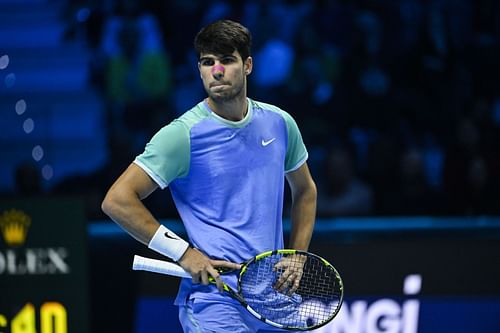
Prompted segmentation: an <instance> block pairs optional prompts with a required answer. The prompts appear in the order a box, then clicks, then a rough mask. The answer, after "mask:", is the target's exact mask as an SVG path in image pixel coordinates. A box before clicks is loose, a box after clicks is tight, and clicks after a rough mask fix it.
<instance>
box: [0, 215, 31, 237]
mask: <svg viewBox="0 0 500 333" xmlns="http://www.w3.org/2000/svg"><path fill="white" fill-rule="evenodd" d="M30 224H31V218H30V217H29V216H28V215H27V214H26V213H24V212H22V211H20V210H17V209H10V210H7V211H5V212H3V214H2V215H1V216H0V231H1V232H2V236H3V239H4V241H5V243H6V244H7V245H9V246H20V245H23V244H24V241H25V240H26V235H27V234H28V228H29V226H30Z"/></svg>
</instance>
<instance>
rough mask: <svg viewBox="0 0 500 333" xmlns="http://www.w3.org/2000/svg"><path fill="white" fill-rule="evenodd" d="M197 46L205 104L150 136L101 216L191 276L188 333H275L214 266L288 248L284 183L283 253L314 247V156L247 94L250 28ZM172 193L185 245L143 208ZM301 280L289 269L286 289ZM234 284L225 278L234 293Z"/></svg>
mask: <svg viewBox="0 0 500 333" xmlns="http://www.w3.org/2000/svg"><path fill="white" fill-rule="evenodd" d="M194 46H195V50H196V52H197V55H198V59H199V62H198V68H199V72H200V76H201V80H202V82H203V86H204V88H205V90H206V92H207V95H208V97H207V98H206V99H205V100H203V101H201V102H200V103H198V104H197V105H195V106H194V107H193V108H192V109H190V110H188V111H187V112H185V113H184V114H183V115H182V116H180V117H179V118H177V119H176V120H174V121H172V122H171V123H170V124H168V125H166V126H165V127H163V128H162V129H161V130H160V131H159V132H158V133H156V134H155V135H154V136H153V138H152V139H151V141H150V142H149V143H148V144H147V145H146V147H145V150H144V152H143V153H142V154H140V155H139V156H137V157H136V158H135V160H134V161H133V163H131V165H130V166H129V167H128V168H127V170H125V171H124V172H123V174H122V175H121V176H120V177H119V178H118V179H117V180H116V182H115V183H114V184H113V185H112V187H111V188H110V189H109V191H108V193H107V195H106V197H105V199H104V201H103V203H102V209H103V211H104V212H105V213H106V214H107V215H109V216H110V217H111V218H112V219H113V220H114V221H115V222H116V223H118V224H119V225H120V226H122V227H123V228H124V229H125V230H127V231H128V232H129V233H130V234H131V235H132V236H133V237H135V238H136V239H137V240H139V241H140V242H142V243H144V244H147V245H148V247H149V248H151V249H152V250H155V251H157V252H159V253H161V254H163V255H165V256H167V257H169V258H171V259H172V260H173V261H177V262H178V263H179V264H180V265H181V266H182V267H183V268H184V269H185V270H186V271H188V272H189V273H191V275H192V279H183V280H182V282H181V284H180V288H179V292H178V295H177V298H176V301H175V303H176V304H177V305H178V306H179V318H180V322H181V325H182V327H183V329H184V332H217V333H223V332H231V333H236V332H268V331H269V332H275V331H279V329H277V328H276V329H275V328H273V327H272V326H270V325H266V324H264V323H262V322H260V321H259V320H258V319H256V318H254V317H253V316H251V315H250V314H248V313H247V311H246V310H245V309H244V308H243V307H242V306H241V305H240V304H239V303H238V302H237V301H235V300H233V299H232V298H230V297H229V296H227V295H226V294H225V293H222V292H220V290H221V289H222V285H221V282H220V281H221V277H220V275H219V273H218V270H217V269H218V268H229V269H237V268H239V264H238V263H240V262H243V261H245V260H246V259H248V258H250V257H252V256H254V255H256V254H258V253H261V252H264V251H268V250H273V249H281V248H283V247H284V240H283V229H282V213H283V192H284V179H285V178H286V180H287V181H288V183H289V185H290V188H291V194H292V199H293V204H292V207H291V221H292V230H291V235H290V239H289V244H288V246H287V247H289V248H294V249H298V250H307V249H308V246H309V242H310V239H311V235H312V231H313V226H314V220H315V213H316V186H315V183H314V181H313V179H312V177H311V175H310V172H309V169H308V166H307V163H306V160H307V157H308V153H307V150H306V148H305V145H304V143H303V140H302V137H301V134H300V132H299V129H298V127H297V124H296V123H295V121H294V120H293V118H292V117H291V116H290V115H289V114H288V113H286V112H285V111H283V110H281V109H279V108H278V107H276V106H273V105H270V104H266V103H262V102H258V101H255V100H253V99H250V98H248V97H247V77H248V75H249V74H250V73H251V72H252V65H253V60H252V57H251V53H250V52H251V51H250V50H251V34H250V32H249V31H248V29H247V28H245V27H244V26H242V25H241V24H239V23H236V22H233V21H229V20H220V21H216V22H214V23H212V24H209V25H208V26H206V27H204V28H203V29H202V30H201V31H200V32H199V33H198V34H197V35H196V37H195V41H194ZM266 65H268V66H270V67H272V66H273V65H274V64H272V63H271V64H266ZM167 186H168V187H169V188H170V191H171V193H172V197H173V200H174V202H175V205H176V208H177V210H178V212H179V215H180V217H181V219H182V222H183V224H184V227H185V229H186V232H187V235H188V238H189V239H188V240H184V239H182V238H181V237H179V236H178V235H176V234H175V233H174V232H172V231H171V230H169V229H168V228H166V227H165V226H163V225H161V224H160V223H159V222H158V221H157V220H156V219H155V218H154V217H153V216H152V214H151V213H150V211H149V210H148V209H147V208H146V207H145V206H144V204H143V203H142V201H141V200H142V199H144V198H145V197H147V196H148V195H149V194H151V193H152V192H153V191H155V190H156V189H157V188H158V187H160V188H162V189H163V188H166V187H167ZM297 275H299V274H295V272H293V271H291V272H288V273H287V275H286V277H285V278H284V279H282V280H283V284H284V285H285V286H287V285H288V286H292V287H293V285H296V284H298V281H297V279H298V277H297ZM209 276H211V277H213V278H214V279H215V280H216V281H217V286H215V285H213V284H209V282H208V278H209ZM236 279H237V275H236V274H234V275H229V276H227V275H225V276H224V281H225V282H226V283H228V285H230V286H231V287H234V288H236V282H237V281H236ZM281 287H283V286H281ZM217 289H219V290H217Z"/></svg>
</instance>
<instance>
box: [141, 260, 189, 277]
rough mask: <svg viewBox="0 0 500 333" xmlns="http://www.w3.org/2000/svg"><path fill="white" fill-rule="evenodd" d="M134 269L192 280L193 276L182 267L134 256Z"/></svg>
mask: <svg viewBox="0 0 500 333" xmlns="http://www.w3.org/2000/svg"><path fill="white" fill-rule="evenodd" d="M132 269H133V270H136V271H148V272H154V273H160V274H166V275H171V276H177V277H182V278H191V274H189V273H188V272H186V271H185V270H184V269H183V268H182V267H181V266H179V265H176V264H174V263H171V262H167V261H163V260H157V259H151V258H145V257H141V256H138V255H134V262H133V264H132Z"/></svg>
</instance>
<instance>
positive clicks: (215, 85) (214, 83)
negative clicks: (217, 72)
mask: <svg viewBox="0 0 500 333" xmlns="http://www.w3.org/2000/svg"><path fill="white" fill-rule="evenodd" d="M229 85H230V84H229V83H227V82H218V81H217V82H212V83H210V85H209V87H210V88H219V87H224V86H229Z"/></svg>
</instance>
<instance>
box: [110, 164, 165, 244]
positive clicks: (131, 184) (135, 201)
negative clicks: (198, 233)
mask: <svg viewBox="0 0 500 333" xmlns="http://www.w3.org/2000/svg"><path fill="white" fill-rule="evenodd" d="M157 188H158V185H157V184H156V183H155V182H154V181H153V180H152V179H151V178H150V177H149V176H148V174H146V173H145V172H144V171H143V170H142V169H141V168H140V167H138V166H137V165H135V164H131V165H130V166H129V167H128V168H127V170H125V172H123V173H122V175H121V176H120V177H119V178H118V179H117V180H116V181H115V183H114V184H113V185H112V186H111V188H110V189H109V191H108V193H107V194H106V197H105V198H104V201H103V202H102V205H101V208H102V210H103V212H104V213H106V214H107V215H108V216H109V217H110V218H111V219H112V220H113V221H115V222H116V223H117V224H118V225H120V226H121V227H122V228H123V229H125V230H126V231H127V232H128V233H130V235H132V236H133V237H134V238H135V239H137V240H138V241H140V242H141V243H143V244H146V245H147V244H148V243H149V241H150V240H151V238H152V237H153V235H154V233H155V232H156V230H157V229H158V227H159V226H160V224H159V222H158V221H157V220H156V219H155V218H154V217H153V215H152V214H151V212H150V211H149V210H148V209H147V208H146V207H145V206H144V204H143V203H142V200H143V199H144V198H146V197H147V196H148V195H150V194H151V193H152V192H153V191H155V190H156V189H157Z"/></svg>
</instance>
